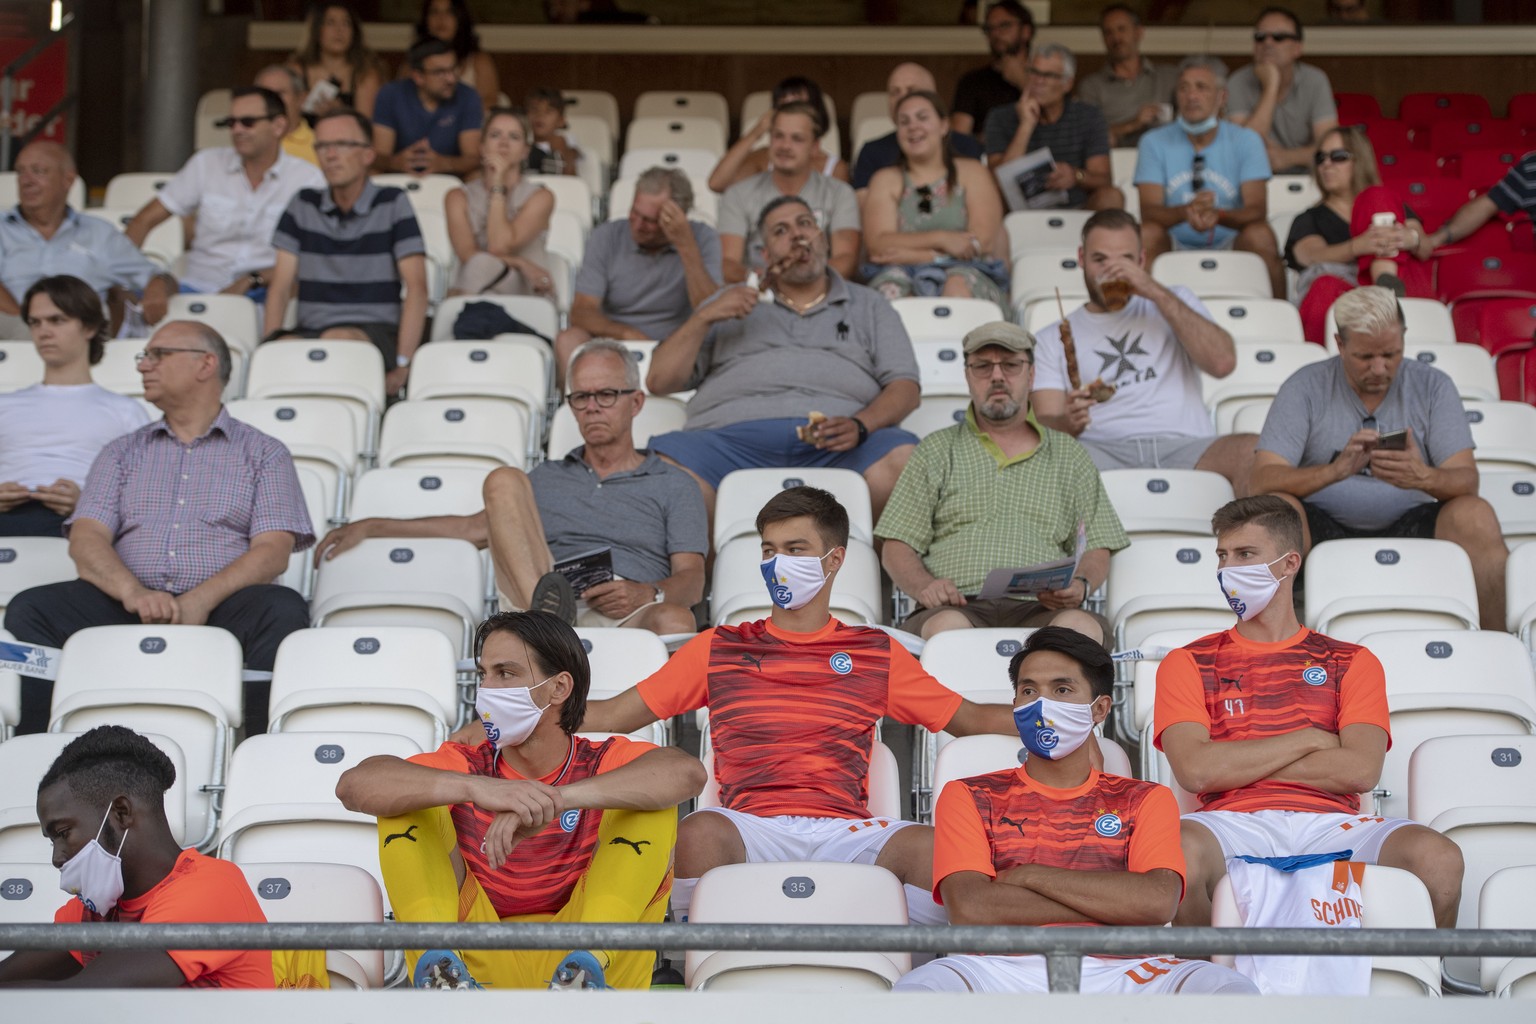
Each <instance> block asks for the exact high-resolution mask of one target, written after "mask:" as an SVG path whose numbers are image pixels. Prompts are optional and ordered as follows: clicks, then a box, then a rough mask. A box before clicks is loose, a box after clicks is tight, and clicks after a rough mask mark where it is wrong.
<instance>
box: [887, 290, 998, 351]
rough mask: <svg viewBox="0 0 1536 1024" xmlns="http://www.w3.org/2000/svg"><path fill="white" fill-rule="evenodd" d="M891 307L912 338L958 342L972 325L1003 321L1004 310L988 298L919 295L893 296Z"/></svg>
mask: <svg viewBox="0 0 1536 1024" xmlns="http://www.w3.org/2000/svg"><path fill="white" fill-rule="evenodd" d="M891 308H893V309H895V310H896V314H897V315H898V316H900V317H901V325H902V326H903V327H905V328H906V329H907V335H908V336H909V337H910V338H911V339H912V340H913V341H914V342H917V341H942V342H949V343H952V344H956V345H958V344H959V343H960V340H961V339H962V338H964V337H965V336H966V335H967V334H969V333H970V332H971V331H972V330H973V329H974V328H977V327H980V326H982V325H983V324H991V323H997V322H998V321H999V320H1006V319H1007V315H1006V313H1005V312H1004V311H1003V310H1002V309H1000V308H999V307H998V305H997V303H995V302H993V301H991V300H990V299H950V298H942V297H940V298H923V297H917V296H912V297H908V298H904V299H897V300H895V301H894V302H892V303H891Z"/></svg>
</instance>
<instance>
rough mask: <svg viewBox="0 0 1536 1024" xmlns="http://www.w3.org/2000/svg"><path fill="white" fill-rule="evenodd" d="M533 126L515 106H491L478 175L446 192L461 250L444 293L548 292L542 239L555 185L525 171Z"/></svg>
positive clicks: (452, 232) (454, 239)
mask: <svg viewBox="0 0 1536 1024" xmlns="http://www.w3.org/2000/svg"><path fill="white" fill-rule="evenodd" d="M531 138H532V132H531V131H530V130H529V128H528V119H527V118H526V117H525V116H524V115H523V114H522V113H521V112H519V111H513V110H493V111H491V114H490V117H488V118H487V119H486V122H485V134H484V135H483V136H481V139H480V164H481V168H482V171H481V174H480V177H478V178H477V179H475V180H474V181H472V182H470V183H469V184H467V185H465V186H464V187H463V188H456V189H454V190H453V191H452V192H449V193H448V198H447V199H446V200H445V201H444V208H445V212H446V213H447V217H448V240H449V242H451V243H452V244H453V251H454V253H455V255H457V256H458V258H459V272H458V274H457V275H456V276H455V277H454V279H453V284H452V286H451V287H450V288H449V290H448V294H449V295H483V294H494V295H552V294H553V293H554V280H553V279H552V278H551V277H550V275H549V269H548V266H547V259H548V257H547V256H546V254H545V251H544V240H545V237H546V236H547V235H548V234H549V217H550V214H552V213H553V212H554V209H555V196H554V193H553V192H551V191H549V189H547V188H545V187H544V186H543V185H540V184H538V183H537V182H533V181H529V180H528V179H527V177H526V176H525V175H524V173H523V169H524V167H525V165H526V164H527V162H528V151H529V146H530V141H529V140H530V139H531Z"/></svg>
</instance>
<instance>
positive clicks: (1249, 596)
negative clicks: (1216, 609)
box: [1216, 552, 1289, 622]
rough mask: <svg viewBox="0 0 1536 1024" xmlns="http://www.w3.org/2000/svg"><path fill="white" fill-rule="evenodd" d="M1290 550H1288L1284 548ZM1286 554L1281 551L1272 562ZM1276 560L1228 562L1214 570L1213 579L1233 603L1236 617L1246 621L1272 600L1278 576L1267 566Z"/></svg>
mask: <svg viewBox="0 0 1536 1024" xmlns="http://www.w3.org/2000/svg"><path fill="white" fill-rule="evenodd" d="M1287 554H1289V552H1287ZM1285 557H1286V555H1281V556H1280V558H1277V559H1275V562H1278V561H1281V560H1282V559H1284V558H1285ZM1275 562H1267V563H1265V564H1263V565H1229V566H1227V567H1226V568H1225V569H1217V570H1216V582H1217V584H1218V585H1219V586H1220V587H1221V595H1222V596H1223V597H1225V598H1226V599H1227V604H1229V605H1231V606H1232V611H1233V612H1234V613H1235V614H1236V615H1237V617H1238V618H1239V619H1241V620H1242V621H1244V622H1247V621H1248V620H1249V619H1251V618H1253V617H1254V616H1255V615H1257V614H1259V613H1260V612H1262V611H1263V610H1264V609H1265V608H1268V607H1269V602H1270V601H1272V600H1274V597H1275V591H1276V590H1278V589H1279V588H1280V580H1281V579H1284V577H1280V578H1278V579H1277V578H1276V577H1275V574H1274V573H1273V572H1271V571H1270V568H1269V567H1270V566H1271V565H1274V564H1275Z"/></svg>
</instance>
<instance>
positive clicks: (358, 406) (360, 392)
mask: <svg viewBox="0 0 1536 1024" xmlns="http://www.w3.org/2000/svg"><path fill="white" fill-rule="evenodd" d="M245 394H246V397H247V398H329V399H332V400H334V401H338V402H341V403H343V404H344V405H345V406H346V408H347V411H348V413H349V414H350V415H351V416H352V419H353V422H354V425H355V426H356V435H355V436H356V437H357V438H360V439H361V441H362V445H363V448H364V450H365V451H370V452H371V451H373V450H374V446H375V444H376V439H377V437H378V418H379V415H380V414H381V413H382V412H383V411H384V357H383V356H382V355H381V354H380V353H379V350H378V348H376V347H375V346H373V345H371V344H368V343H367V342H361V341H326V340H310V339H304V340H299V339H294V340H288V341H269V342H266V343H264V344H263V345H261V346H260V347H258V348H257V349H256V354H255V355H253V356H251V366H250V370H249V371H248V373H247V376H246V385H245Z"/></svg>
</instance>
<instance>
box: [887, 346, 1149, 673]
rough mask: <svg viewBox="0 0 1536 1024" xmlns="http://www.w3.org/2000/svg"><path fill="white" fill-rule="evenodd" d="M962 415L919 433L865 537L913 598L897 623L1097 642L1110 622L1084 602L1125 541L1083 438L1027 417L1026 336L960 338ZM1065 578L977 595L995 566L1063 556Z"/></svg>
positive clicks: (1031, 366) (925, 633)
mask: <svg viewBox="0 0 1536 1024" xmlns="http://www.w3.org/2000/svg"><path fill="white" fill-rule="evenodd" d="M962 348H963V350H964V353H965V380H966V384H967V385H968V386H969V389H970V393H971V404H970V407H969V408H968V409H967V410H966V413H965V422H964V423H957V424H955V425H954V426H952V427H946V428H944V429H943V430H939V431H935V432H934V433H932V434H929V435H928V436H927V437H925V438H923V440H922V443H921V444H919V445H918V446H917V450H916V451H915V452H913V453H912V458H911V460H910V461H909V462H908V463H907V468H906V469H905V470H904V471H903V472H902V474H901V479H900V480H898V481H897V482H896V490H895V491H894V492H893V493H892V494H891V500H890V502H889V503H887V505H886V507H885V511H884V513H883V514H882V515H881V516H880V521H879V523H878V524H876V526H875V536H876V537H878V538H880V539H881V540H883V541H884V542H885V546H884V547H883V548H882V549H881V553H880V562H881V564H882V565H884V566H885V571H886V572H888V573H890V575H891V579H892V580H894V581H895V583H896V585H897V586H898V587H900V588H901V589H902V590H903V591H905V592H906V593H908V594H910V595H911V596H912V598H913V599H914V600H915V601H916V602H917V604H918V606H919V607H918V611H917V612H916V613H915V614H913V615H911V616H909V617H908V618H907V619H906V621H905V622H903V623H902V624H901V627H902V628H903V629H906V630H909V631H911V632H913V633H919V634H921V635H922V637H923V638H924V639H927V638H928V637H931V636H933V635H934V634H936V633H942V632H944V631H945V630H949V629H970V628H973V627H975V628H997V627H1006V628H1017V629H1030V628H1034V627H1037V626H1046V625H1058V626H1065V627H1067V628H1069V629H1075V630H1077V631H1078V632H1080V633H1083V634H1084V635H1086V636H1089V637H1091V638H1093V639H1094V640H1096V641H1098V642H1100V643H1107V642H1108V639H1109V624H1108V623H1107V622H1105V621H1104V620H1103V619H1101V618H1099V617H1098V616H1096V615H1093V614H1092V613H1090V612H1087V611H1084V610H1082V604H1083V603H1084V602H1085V601H1086V600H1087V599H1088V595H1089V594H1090V593H1092V592H1093V591H1094V589H1095V588H1097V587H1098V586H1099V585H1100V584H1102V583H1103V582H1104V578H1105V577H1106V576H1107V575H1108V574H1109V556H1110V553H1111V552H1114V551H1119V550H1120V549H1121V548H1123V547H1125V546H1127V545H1128V544H1129V543H1130V541H1129V540H1128V539H1127V538H1126V535H1125V530H1124V529H1123V528H1122V527H1121V525H1120V518H1119V517H1118V516H1117V515H1115V510H1114V507H1113V506H1111V505H1110V503H1109V496H1108V495H1107V494H1106V493H1105V492H1104V483H1103V481H1102V480H1101V479H1100V478H1099V472H1098V470H1096V469H1094V467H1093V460H1092V459H1090V458H1089V457H1088V453H1087V452H1086V451H1084V449H1083V446H1082V445H1080V444H1078V443H1077V441H1075V440H1073V439H1072V438H1071V437H1069V436H1067V435H1066V434H1060V433H1057V432H1056V431H1054V430H1048V429H1045V428H1042V427H1038V426H1036V425H1034V424H1033V423H1031V422H1030V420H1029V415H1030V409H1029V393H1030V390H1031V389H1032V388H1033V386H1034V379H1035V338H1034V335H1032V334H1030V333H1029V332H1028V331H1026V330H1025V329H1024V328H1022V327H1019V326H1018V325H1016V324H1010V323H1003V322H998V323H992V324H985V325H983V326H981V327H978V328H976V329H975V330H973V331H971V332H970V333H969V334H967V335H966V336H965V341H964V343H963V344H962ZM1080 527H1081V528H1082V529H1083V531H1084V535H1085V538H1086V540H1085V544H1086V549H1085V551H1084V553H1083V557H1082V560H1081V561H1080V562H1079V564H1078V568H1077V575H1076V576H1074V577H1073V579H1072V582H1071V585H1070V586H1068V587H1065V588H1063V589H1061V590H1053V591H1047V592H1046V593H1043V594H1040V595H1039V598H1038V600H1034V599H1027V598H1026V599H1017V598H1011V597H1003V598H989V599H985V600H983V599H980V598H978V596H977V595H978V594H979V593H980V591H981V585H982V582H983V581H984V580H985V579H986V576H987V573H988V572H990V571H991V570H993V569H1002V568H1023V567H1025V566H1030V565H1036V564H1038V563H1041V562H1047V561H1053V560H1055V559H1059V558H1066V557H1071V555H1072V554H1073V553H1074V552H1075V551H1076V548H1077V539H1078V530H1079V528H1080Z"/></svg>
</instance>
